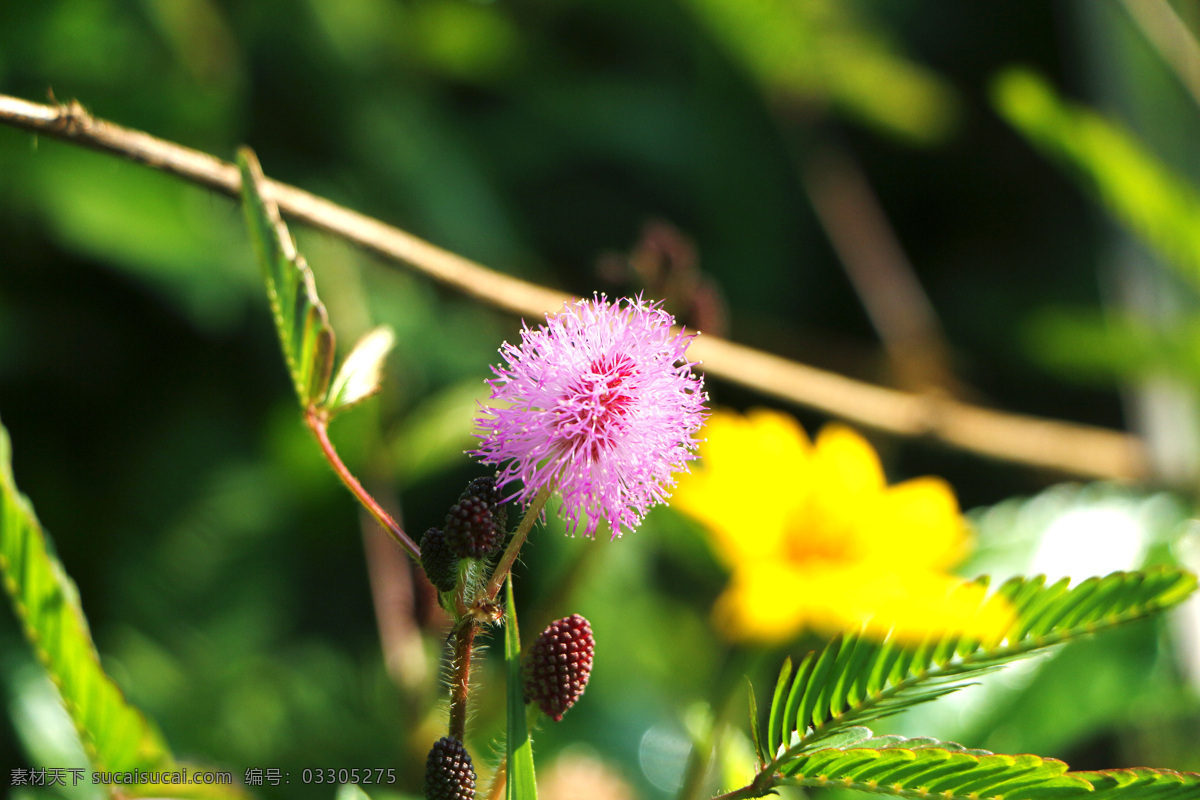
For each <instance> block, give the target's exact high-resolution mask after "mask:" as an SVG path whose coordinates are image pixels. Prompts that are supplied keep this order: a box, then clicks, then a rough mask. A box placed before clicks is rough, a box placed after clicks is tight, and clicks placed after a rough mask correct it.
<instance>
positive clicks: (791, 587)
mask: <svg viewBox="0 0 1200 800" xmlns="http://www.w3.org/2000/svg"><path fill="white" fill-rule="evenodd" d="M805 589H806V587H805V585H804V581H803V576H802V575H801V574H799V573H797V572H796V571H795V570H794V569H790V568H789V567H787V566H786V565H784V564H780V563H765V562H761V563H759V564H755V565H747V566H745V567H743V568H742V569H740V570H738V571H737V572H736V573H734V576H733V578H732V579H731V580H730V581H729V586H728V587H726V589H725V592H724V593H723V594H722V595H721V596H720V597H719V598H718V599H717V604H716V606H715V607H714V608H713V620H714V623H715V625H716V628H717V630H718V631H720V632H721V633H722V634H723V635H724V636H725V637H726V638H728V639H730V640H733V641H751V642H782V641H787V640H788V639H791V638H793V637H794V636H796V635H797V634H798V633H799V632H800V630H801V629H802V628H804V627H805V624H806V620H807V617H806V615H805V600H806V599H807V593H806V592H805Z"/></svg>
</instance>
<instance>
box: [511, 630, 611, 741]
mask: <svg viewBox="0 0 1200 800" xmlns="http://www.w3.org/2000/svg"><path fill="white" fill-rule="evenodd" d="M595 653H596V640H595V639H593V638H592V626H591V625H589V624H588V621H587V620H586V619H584V618H583V617H581V616H579V615H578V614H572V615H571V616H569V617H563V618H562V619H560V620H556V621H555V622H552V623H550V625H549V626H548V627H547V628H546V630H544V631H542V633H541V635H540V636H538V638H537V641H535V642H534V643H533V646H532V647H531V648H529V654H528V655H527V656H526V658H525V663H524V664H523V665H522V678H523V680H524V684H525V702H526V703H537V704H538V706H539V707H540V708H541V709H542V711H543V712H544V713H545V714H546V716H548V717H550V718H551V719H553V720H554V721H555V722H558V721H559V720H560V719H562V717H563V714H564V713H565V712H566V711H567V709H569V708H570V707H571V706H573V705H575V701H576V700H578V699H579V696H580V695H581V694H583V690H584V688H585V687H586V686H587V682H588V677H589V676H590V675H591V674H592V659H593V657H594V656H595Z"/></svg>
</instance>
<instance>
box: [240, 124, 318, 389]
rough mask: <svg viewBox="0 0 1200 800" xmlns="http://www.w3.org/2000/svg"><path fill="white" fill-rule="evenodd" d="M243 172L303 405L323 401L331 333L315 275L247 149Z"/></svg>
mask: <svg viewBox="0 0 1200 800" xmlns="http://www.w3.org/2000/svg"><path fill="white" fill-rule="evenodd" d="M238 167H239V168H240V170H241V173H242V207H243V208H244V210H245V214H246V226H247V228H248V229H249V231H250V238H251V239H252V240H253V241H254V250H255V252H256V253H257V254H258V260H259V263H260V264H261V265H262V268H263V277H264V279H265V280H266V284H267V296H268V298H269V299H270V301H271V314H272V316H274V318H275V328H276V330H277V331H278V333H279V342H280V345H282V347H283V355H284V358H285V359H286V360H287V365H288V373H289V374H290V375H291V377H292V384H293V386H295V389H296V395H297V396H298V397H299V399H300V405H301V406H302V407H304V408H305V409H308V408H311V407H314V406H318V405H321V404H323V403H324V402H325V397H326V392H328V390H329V379H330V376H331V374H332V373H333V328H332V327H330V325H329V316H328V314H327V313H326V312H325V306H324V305H322V303H321V300H320V298H319V297H317V287H316V283H315V282H314V281H313V275H312V270H310V269H309V267H308V264H307V263H306V262H305V260H304V256H302V255H300V254H299V253H298V252H296V245H295V243H294V242H293V241H292V236H291V234H290V233H288V229H287V226H286V225H284V223H283V219H282V218H281V217H280V216H279V209H278V207H277V206H276V205H275V201H274V200H272V199H271V198H270V196H269V194H268V193H267V192H266V191H264V190H265V188H266V178H265V177H263V172H262V167H260V166H259V164H258V158H257V157H256V156H255V155H254V152H253V151H252V150H250V149H249V148H242V149H241V150H240V151H238Z"/></svg>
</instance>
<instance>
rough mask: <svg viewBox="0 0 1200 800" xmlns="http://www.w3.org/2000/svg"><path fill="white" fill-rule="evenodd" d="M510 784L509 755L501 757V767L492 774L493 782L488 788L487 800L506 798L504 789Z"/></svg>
mask: <svg viewBox="0 0 1200 800" xmlns="http://www.w3.org/2000/svg"><path fill="white" fill-rule="evenodd" d="M507 784H508V755H507V754H505V755H501V756H500V766H498V767H496V771H495V772H494V773H492V782H491V784H490V785H489V786H488V792H487V800H500V798H502V797H504V788H505V786H506V785H507Z"/></svg>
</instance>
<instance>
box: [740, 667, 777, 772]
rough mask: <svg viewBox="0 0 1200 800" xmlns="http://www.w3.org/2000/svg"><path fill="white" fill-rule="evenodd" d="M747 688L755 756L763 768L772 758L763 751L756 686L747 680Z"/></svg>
mask: <svg viewBox="0 0 1200 800" xmlns="http://www.w3.org/2000/svg"><path fill="white" fill-rule="evenodd" d="M746 688H747V689H749V691H750V739H751V743H752V744H753V745H754V755H755V757H756V758H758V763H759V765H760V766H761V765H762V764H766V763H767V762H768V761H770V760H771V756H770V755H768V754H767V752H766V751H765V750H764V749H763V744H762V738H761V737H759V735H758V701H757V700H755V699H754V684H752V683H750V679H749V678H746Z"/></svg>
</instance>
